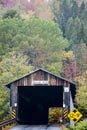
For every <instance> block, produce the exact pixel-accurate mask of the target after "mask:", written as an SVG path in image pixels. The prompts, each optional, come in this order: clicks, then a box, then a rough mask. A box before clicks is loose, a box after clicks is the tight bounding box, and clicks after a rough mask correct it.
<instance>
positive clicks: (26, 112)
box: [17, 86, 63, 125]
mask: <svg viewBox="0 0 87 130" xmlns="http://www.w3.org/2000/svg"><path fill="white" fill-rule="evenodd" d="M62 105H63V86H19V87H18V107H17V121H18V122H19V123H22V124H29V125H39V124H48V111H49V108H50V107H62Z"/></svg>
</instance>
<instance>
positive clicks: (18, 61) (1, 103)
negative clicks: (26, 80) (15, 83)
mask: <svg viewBox="0 0 87 130" xmlns="http://www.w3.org/2000/svg"><path fill="white" fill-rule="evenodd" d="M25 61H26V57H24V56H23V55H21V54H17V53H15V52H9V53H8V54H7V55H5V56H3V60H2V61H1V62H0V120H4V119H8V118H9V116H10V114H9V100H10V98H9V96H10V91H9V90H8V89H6V87H5V84H6V83H7V82H10V81H11V80H14V79H17V78H19V77H21V76H23V75H24V74H26V73H28V72H30V71H31V70H32V69H33V67H32V66H29V65H26V62H25Z"/></svg>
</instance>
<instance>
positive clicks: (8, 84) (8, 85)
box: [6, 68, 75, 87]
mask: <svg viewBox="0 0 87 130" xmlns="http://www.w3.org/2000/svg"><path fill="white" fill-rule="evenodd" d="M40 70H41V71H44V72H46V73H49V74H50V75H53V76H55V77H57V78H59V79H62V80H65V81H67V82H69V83H70V84H73V85H75V83H74V82H71V81H69V80H67V79H65V78H63V77H61V76H58V75H55V74H53V73H51V72H49V71H47V70H45V69H43V68H38V69H36V70H34V71H32V72H30V73H28V74H26V75H24V76H22V77H20V78H18V79H16V80H13V81H11V82H9V83H7V84H6V86H7V87H10V85H11V84H12V83H14V82H16V81H18V80H21V79H23V78H25V77H27V76H29V75H31V74H33V73H36V72H37V71H40Z"/></svg>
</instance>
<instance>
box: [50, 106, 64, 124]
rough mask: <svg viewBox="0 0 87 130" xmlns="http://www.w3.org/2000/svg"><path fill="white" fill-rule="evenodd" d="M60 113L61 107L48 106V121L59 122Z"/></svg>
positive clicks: (51, 122)
mask: <svg viewBox="0 0 87 130" xmlns="http://www.w3.org/2000/svg"><path fill="white" fill-rule="evenodd" d="M61 115H62V109H61V108H50V109H49V117H48V118H49V123H50V124H54V123H59V122H60V116H61Z"/></svg>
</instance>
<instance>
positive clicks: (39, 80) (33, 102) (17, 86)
mask: <svg viewBox="0 0 87 130" xmlns="http://www.w3.org/2000/svg"><path fill="white" fill-rule="evenodd" d="M6 86H7V87H8V88H10V112H11V113H12V112H13V114H11V116H12V117H13V118H14V117H15V116H16V120H17V121H18V122H19V123H23V124H47V123H48V109H49V108H50V107H62V108H66V109H67V110H68V112H69V111H70V109H71V103H70V101H71V99H72V103H73V101H74V97H75V93H76V89H75V88H76V87H75V84H74V83H73V82H70V81H68V80H67V79H65V78H62V77H60V76H57V75H55V74H53V73H51V72H49V71H46V70H44V69H42V68H39V69H36V70H35V71H33V72H31V73H29V74H27V75H25V76H23V77H21V78H19V79H17V80H14V81H12V82H10V83H8V84H6ZM15 110H17V113H16V115H15Z"/></svg>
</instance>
